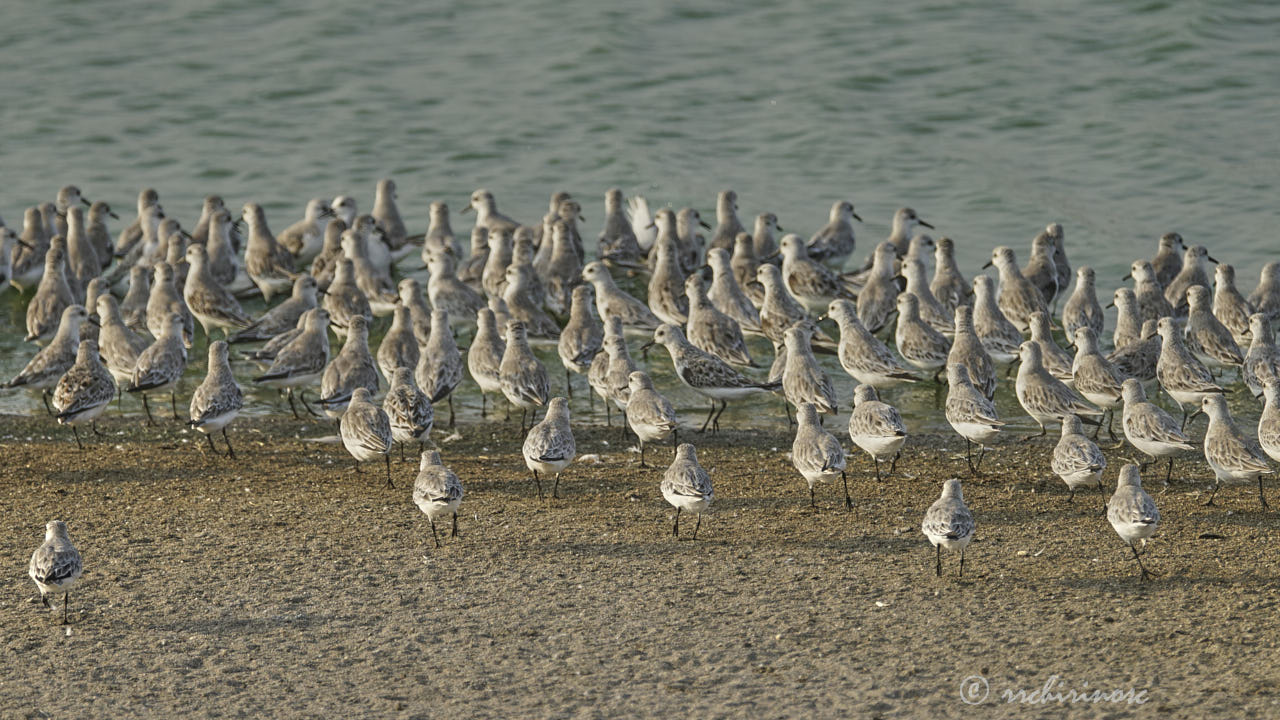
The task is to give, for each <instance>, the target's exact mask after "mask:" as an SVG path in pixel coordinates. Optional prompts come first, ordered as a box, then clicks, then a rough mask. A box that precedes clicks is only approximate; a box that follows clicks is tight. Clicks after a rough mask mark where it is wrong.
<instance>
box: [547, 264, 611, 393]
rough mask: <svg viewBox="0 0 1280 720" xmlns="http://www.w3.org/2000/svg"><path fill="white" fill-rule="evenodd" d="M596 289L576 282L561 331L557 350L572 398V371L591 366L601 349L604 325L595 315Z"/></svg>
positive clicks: (582, 371) (565, 382) (583, 370)
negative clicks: (577, 284) (567, 320)
mask: <svg viewBox="0 0 1280 720" xmlns="http://www.w3.org/2000/svg"><path fill="white" fill-rule="evenodd" d="M595 299H596V298H595V290H594V289H593V287H592V286H591V285H579V286H577V287H575V288H574V289H573V303H572V304H571V305H570V306H569V322H568V323H566V324H565V326H564V330H562V331H560V340H559V341H558V342H557V343H556V353H557V354H558V355H559V356H560V363H561V364H562V365H564V385H565V388H566V394H567V395H568V397H569V398H570V399H572V398H573V378H572V375H571V373H579V374H581V373H585V372H587V370H589V369H590V368H591V360H592V359H593V358H595V356H596V353H598V352H600V351H601V350H602V349H603V348H604V326H602V325H601V324H600V318H598V317H596V310H595Z"/></svg>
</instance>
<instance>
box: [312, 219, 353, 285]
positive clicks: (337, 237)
mask: <svg viewBox="0 0 1280 720" xmlns="http://www.w3.org/2000/svg"><path fill="white" fill-rule="evenodd" d="M346 231H347V224H346V223H344V222H343V221H341V220H339V219H338V218H330V219H329V222H327V223H325V226H324V244H323V245H322V246H321V249H320V254H319V255H316V257H315V259H314V260H312V261H311V268H310V272H311V276H312V277H314V278H315V279H316V282H317V283H319V284H320V289H322V290H327V289H328V288H329V284H330V283H332V282H333V274H334V272H335V271H336V270H337V266H338V261H339V260H341V259H342V233H344V232H346Z"/></svg>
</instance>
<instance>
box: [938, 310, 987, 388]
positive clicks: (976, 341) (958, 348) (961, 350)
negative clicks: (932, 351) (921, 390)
mask: <svg viewBox="0 0 1280 720" xmlns="http://www.w3.org/2000/svg"><path fill="white" fill-rule="evenodd" d="M957 363H959V364H961V365H964V366H965V369H966V370H967V373H968V375H969V380H970V381H971V382H972V383H973V386H974V388H976V389H977V390H978V391H979V392H981V393H982V395H983V397H985V398H987V399H988V400H989V399H991V398H993V397H995V395H996V368H995V365H994V364H993V363H992V362H991V355H989V354H988V353H987V349H986V348H985V347H983V346H982V340H981V339H980V338H979V337H978V334H977V332H975V331H974V329H973V309H972V308H970V307H969V306H968V305H961V306H960V307H957V308H956V327H955V337H954V338H952V340H951V349H950V350H949V351H948V352H947V367H950V366H952V365H955V364H957Z"/></svg>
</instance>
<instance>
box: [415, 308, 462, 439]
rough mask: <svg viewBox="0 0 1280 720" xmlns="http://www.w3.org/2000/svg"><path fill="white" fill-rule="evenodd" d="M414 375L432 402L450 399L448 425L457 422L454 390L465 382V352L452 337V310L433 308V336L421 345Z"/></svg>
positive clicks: (419, 386) (434, 403)
mask: <svg viewBox="0 0 1280 720" xmlns="http://www.w3.org/2000/svg"><path fill="white" fill-rule="evenodd" d="M413 379H414V381H415V382H417V383H418V388H419V389H421V390H422V392H424V393H426V395H427V398H428V399H429V400H431V404H432V405H436V404H438V403H439V402H440V401H441V400H444V399H446V398H448V400H449V427H453V425H454V412H453V391H454V389H455V388H457V387H458V384H459V383H461V382H462V352H461V351H459V350H458V343H457V342H456V341H455V340H454V338H453V328H452V327H450V325H449V313H447V312H445V311H444V310H438V309H437V310H432V311H431V336H430V337H428V338H427V342H426V344H424V345H423V346H422V352H421V353H419V355H418V365H417V367H416V368H414V372H413Z"/></svg>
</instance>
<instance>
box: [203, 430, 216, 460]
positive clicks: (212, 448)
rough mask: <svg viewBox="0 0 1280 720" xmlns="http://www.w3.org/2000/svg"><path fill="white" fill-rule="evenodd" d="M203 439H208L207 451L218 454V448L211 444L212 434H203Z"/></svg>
mask: <svg viewBox="0 0 1280 720" xmlns="http://www.w3.org/2000/svg"><path fill="white" fill-rule="evenodd" d="M204 439H205V440H208V441H209V452H211V453H213V454H214V455H217V454H218V448H217V446H215V445H214V444H213V436H212V435H205V436H204Z"/></svg>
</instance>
